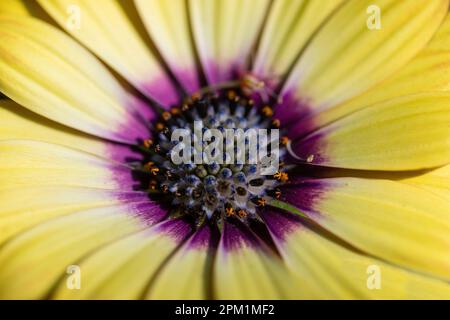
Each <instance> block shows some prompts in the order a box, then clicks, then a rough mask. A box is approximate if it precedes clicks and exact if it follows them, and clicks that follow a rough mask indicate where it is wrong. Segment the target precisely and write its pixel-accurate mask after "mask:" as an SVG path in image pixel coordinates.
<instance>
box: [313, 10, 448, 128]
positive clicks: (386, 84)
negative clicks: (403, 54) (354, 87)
mask: <svg viewBox="0 0 450 320" xmlns="http://www.w3.org/2000/svg"><path fill="white" fill-rule="evenodd" d="M449 72H450V16H449V15H447V17H446V19H445V21H444V23H443V24H442V25H441V26H440V27H439V30H438V32H437V33H436V34H435V36H434V37H433V39H432V40H431V42H430V43H429V44H427V46H426V47H425V48H424V49H423V50H422V51H421V52H420V53H419V54H418V55H417V56H416V57H414V59H412V60H411V61H410V62H409V63H408V64H407V65H406V66H405V67H404V68H402V69H400V70H399V71H398V72H396V73H395V74H393V75H392V76H391V77H389V78H388V79H386V80H385V81H383V82H381V83H380V84H379V85H376V86H375V87H374V88H372V89H371V90H369V91H367V92H364V93H363V94H361V95H359V96H356V97H355V98H353V99H351V100H349V101H346V102H344V103H342V104H339V105H337V106H336V107H333V108H331V109H328V110H325V111H323V112H320V113H319V114H317V115H314V116H313V120H311V121H312V122H313V123H314V126H315V127H320V126H323V125H325V124H328V123H330V122H331V121H334V120H336V119H339V118H341V117H343V116H345V115H347V114H350V113H352V112H354V111H355V110H359V109H362V108H365V107H367V106H370V105H372V104H375V103H377V102H380V101H384V100H389V99H392V98H395V97H399V96H404V95H410V94H417V93H422V92H433V91H448V90H449V89H450V78H449V77H448V74H449Z"/></svg>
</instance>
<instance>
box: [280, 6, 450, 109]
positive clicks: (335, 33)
mask: <svg viewBox="0 0 450 320" xmlns="http://www.w3.org/2000/svg"><path fill="white" fill-rule="evenodd" d="M372 5H374V3H373V1H371V0H351V1H349V2H348V3H347V4H346V5H344V6H343V7H342V9H340V10H339V11H338V12H337V13H336V14H335V15H334V16H333V17H332V18H331V19H330V20H329V21H328V22H327V24H326V25H325V26H324V27H323V28H322V29H321V30H320V32H319V33H318V34H317V36H316V37H315V38H314V39H313V41H312V42H311V44H310V45H309V46H308V48H307V49H306V51H305V52H304V54H303V55H302V56H301V58H300V60H299V61H298V63H297V64H296V66H295V67H294V71H293V72H292V74H291V76H290V78H289V80H288V82H287V84H286V87H285V91H291V90H292V91H294V93H295V96H296V98H297V99H300V100H302V101H304V102H307V103H308V104H309V105H311V106H312V108H319V109H320V110H323V109H326V108H329V107H330V106H334V105H336V104H338V103H341V102H343V101H345V100H347V99H349V98H352V97H354V96H356V95H358V94H360V93H362V92H364V91H366V90H367V89H369V88H371V87H372V86H374V85H376V84H377V83H379V82H380V81H382V80H384V79H385V78H386V77H388V76H389V75H391V74H393V73H394V72H395V71H397V70H399V69H400V68H401V67H403V66H405V64H406V63H407V62H408V61H410V60H411V59H412V58H413V57H414V56H415V55H416V54H417V53H418V52H419V51H420V50H421V49H422V48H423V47H424V46H425V45H426V43H427V42H428V41H429V40H430V39H431V37H432V36H433V35H434V33H435V32H436V30H437V29H438V27H439V26H440V24H441V23H442V21H443V19H444V17H445V16H446V14H447V8H448V0H437V1H427V0H417V1H397V0H380V1H377V3H376V6H377V8H379V10H380V12H381V17H380V19H381V20H380V21H381V28H380V29H379V30H377V29H374V30H373V29H370V28H369V27H368V26H373V25H374V24H373V21H374V17H375V13H374V12H375V11H374V9H373V8H374V7H373V6H372ZM367 12H369V13H367ZM371 28H372V27H371Z"/></svg>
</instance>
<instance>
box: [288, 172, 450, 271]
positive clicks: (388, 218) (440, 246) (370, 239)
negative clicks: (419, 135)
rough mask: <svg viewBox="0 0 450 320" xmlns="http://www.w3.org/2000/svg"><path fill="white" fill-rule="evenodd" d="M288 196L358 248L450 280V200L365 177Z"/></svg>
mask: <svg viewBox="0 0 450 320" xmlns="http://www.w3.org/2000/svg"><path fill="white" fill-rule="evenodd" d="M284 194H285V195H284V196H285V199H286V201H288V202H289V203H292V204H294V205H296V206H297V207H299V208H300V209H301V210H302V211H303V212H306V213H308V214H309V215H310V217H311V218H312V219H313V220H315V221H316V222H317V223H318V224H320V225H321V226H323V227H325V228H326V229H327V230H329V231H330V232H332V233H333V234H335V235H337V236H338V237H340V238H342V239H343V240H345V241H346V242H348V243H351V244H352V245H353V246H354V247H356V248H358V249H360V250H363V251H364V252H367V253H369V254H371V255H374V256H376V257H379V258H381V259H383V260H384V261H390V262H393V263H395V264H397V265H400V266H402V267H404V268H406V269H410V270H416V271H419V272H421V273H424V274H429V275H432V276H435V277H440V278H442V279H447V280H448V279H450V238H449V236H448V235H449V234H450V207H449V205H448V201H447V200H446V199H442V198H440V197H438V196H436V195H433V194H432V193H430V192H428V191H425V190H423V189H421V188H418V187H416V186H408V185H406V184H404V183H399V182H395V181H389V180H381V179H380V180H377V179H363V178H330V179H323V180H320V181H318V182H317V183H315V184H312V183H310V182H305V183H304V186H302V185H301V184H300V185H299V186H298V188H295V187H294V188H292V187H290V188H286V190H285V192H284ZM312 196H313V197H314V198H313V200H312V201H311V197H312ZM308 198H309V199H310V201H309V202H308V201H306V199H308Z"/></svg>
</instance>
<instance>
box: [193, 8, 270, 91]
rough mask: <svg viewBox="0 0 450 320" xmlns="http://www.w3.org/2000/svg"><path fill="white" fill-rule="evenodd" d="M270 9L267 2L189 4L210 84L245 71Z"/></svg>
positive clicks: (204, 68)
mask: <svg viewBox="0 0 450 320" xmlns="http://www.w3.org/2000/svg"><path fill="white" fill-rule="evenodd" d="M268 6H269V1H267V0H246V1H240V0H217V1H209V0H191V1H189V13H190V17H191V23H192V28H193V34H194V39H195V44H196V46H197V51H198V54H199V56H200V59H201V62H202V66H203V70H204V72H205V75H206V77H207V79H208V81H209V82H210V83H217V82H222V81H226V80H231V79H232V75H233V73H236V72H240V71H241V72H242V71H245V69H246V65H247V62H248V59H250V57H249V54H250V52H251V49H252V46H254V45H255V44H256V40H257V35H258V32H259V31H260V29H261V27H262V23H263V20H264V17H265V15H266V11H267V8H268Z"/></svg>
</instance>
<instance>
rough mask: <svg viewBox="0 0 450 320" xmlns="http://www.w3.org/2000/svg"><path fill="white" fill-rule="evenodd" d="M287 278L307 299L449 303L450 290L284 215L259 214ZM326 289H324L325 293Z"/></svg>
mask: <svg viewBox="0 0 450 320" xmlns="http://www.w3.org/2000/svg"><path fill="white" fill-rule="evenodd" d="M264 217H265V219H266V221H267V223H268V225H269V228H270V231H271V233H272V235H273V236H274V241H275V242H276V244H277V246H278V248H279V250H280V252H281V255H282V257H283V258H284V260H285V261H286V264H287V269H288V270H289V272H290V277H291V278H292V279H295V277H298V276H300V277H302V278H304V279H307V282H308V284H309V285H311V286H312V290H307V296H308V298H309V299H449V297H450V285H449V284H448V283H446V282H444V281H439V280H435V279H431V278H427V277H424V276H422V275H420V274H417V273H413V272H410V271H407V270H405V269H402V268H398V267H395V266H393V265H391V264H389V263H385V262H384V261H382V260H379V259H375V258H370V257H367V256H365V255H362V254H359V253H357V252H355V251H352V250H349V249H346V248H345V247H343V246H340V245H338V244H336V243H335V242H333V241H330V240H329V239H327V238H326V237H322V236H320V235H318V234H317V233H315V232H312V231H311V230H310V229H308V228H306V227H304V226H302V225H301V224H300V223H299V221H298V220H297V219H295V218H293V217H292V216H290V215H286V213H280V212H268V213H266V214H265V215H264ZM324 288H326V289H324Z"/></svg>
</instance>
